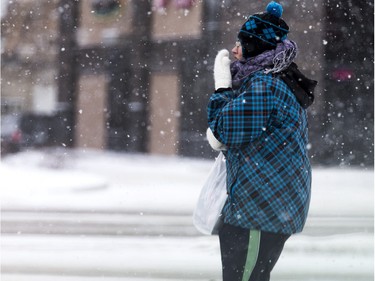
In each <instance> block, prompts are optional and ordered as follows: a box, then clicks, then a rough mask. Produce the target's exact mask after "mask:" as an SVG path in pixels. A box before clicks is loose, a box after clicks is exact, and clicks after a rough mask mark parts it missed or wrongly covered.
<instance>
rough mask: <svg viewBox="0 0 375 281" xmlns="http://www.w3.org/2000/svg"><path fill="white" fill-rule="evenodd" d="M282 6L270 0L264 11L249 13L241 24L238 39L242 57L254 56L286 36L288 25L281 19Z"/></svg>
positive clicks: (274, 46) (273, 46)
mask: <svg viewBox="0 0 375 281" xmlns="http://www.w3.org/2000/svg"><path fill="white" fill-rule="evenodd" d="M282 13H283V7H282V6H281V5H280V4H278V3H276V2H274V1H272V2H270V3H269V4H268V5H267V8H266V12H263V13H258V14H254V15H251V16H250V17H249V18H248V19H247V21H246V22H245V23H244V24H243V25H242V27H241V29H240V32H239V33H238V39H239V41H240V42H241V45H242V54H243V57H244V58H249V57H254V56H256V55H258V54H261V53H263V52H264V51H267V50H272V49H275V48H276V45H277V44H278V43H280V42H282V41H284V40H285V39H286V38H287V35H288V32H289V26H288V25H287V24H286V23H285V21H284V20H282V19H281V16H282Z"/></svg>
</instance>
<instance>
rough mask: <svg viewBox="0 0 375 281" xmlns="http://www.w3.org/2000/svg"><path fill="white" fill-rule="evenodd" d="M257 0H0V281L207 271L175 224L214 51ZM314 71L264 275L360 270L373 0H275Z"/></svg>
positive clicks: (200, 137)
mask: <svg viewBox="0 0 375 281" xmlns="http://www.w3.org/2000/svg"><path fill="white" fill-rule="evenodd" d="M268 2H269V1H264V0H262V1H249V0H241V1H240V0H2V1H1V163H0V183H1V184H0V186H1V187H0V193H1V279H2V281H51V280H53V281H55V280H56V281H78V280H79V281H97V280H99V279H100V281H120V280H121V281H125V280H126V281H146V280H155V281H165V280H168V281H182V280H185V281H193V280H194V281H219V280H221V264H220V250H219V244H218V238H217V237H216V236H203V235H202V234H200V233H199V232H198V231H197V230H196V229H195V228H194V226H193V224H192V214H193V211H194V208H195V204H196V201H197V198H198V196H199V193H200V189H201V186H202V184H203V183H204V181H205V179H206V177H207V174H208V173H209V171H210V168H211V166H212V163H213V159H214V157H215V156H216V155H217V153H215V152H214V151H212V150H211V148H210V147H209V145H208V143H207V140H206V137H205V131H206V127H207V120H206V105H207V101H208V99H209V97H210V95H211V94H212V93H213V90H214V89H213V88H214V81H213V74H212V73H213V63H214V59H215V56H216V54H217V52H218V50H220V49H222V48H227V49H229V50H230V49H232V47H233V45H234V43H235V41H236V39H237V34H238V31H239V29H240V27H241V25H242V24H243V22H244V21H245V20H246V18H247V17H248V15H250V14H253V13H256V12H260V11H263V10H264V9H265V7H266V5H267V4H268ZM279 2H280V3H281V4H282V5H283V7H284V14H283V18H284V20H285V21H286V22H287V23H288V25H289V27H290V31H291V32H290V33H289V38H290V39H292V40H294V41H296V42H297V44H298V46H299V55H298V57H297V61H296V62H297V64H298V65H299V68H300V69H301V70H302V72H303V73H304V74H305V75H306V76H308V77H309V78H311V79H314V80H317V81H318V82H319V84H318V87H317V90H316V93H315V102H314V104H313V105H312V106H311V107H310V108H309V109H308V115H309V137H310V143H309V145H308V149H309V154H310V158H311V162H312V164H313V181H312V185H313V186H312V198H311V206H310V211H309V217H308V221H307V223H306V227H305V229H304V231H303V232H302V234H298V235H295V236H294V237H292V238H291V239H289V240H288V242H287V243H286V245H285V249H284V251H283V254H282V256H281V257H280V260H279V262H278V263H277V265H276V267H275V269H274V271H273V274H274V275H273V278H274V279H273V280H275V281H297V280H298V281H353V280H355V281H372V280H374V239H373V238H374V236H373V234H374V171H373V165H374V139H373V137H374V123H373V121H374V86H373V81H374V56H373V53H374V44H373V43H374V5H373V1H365V0H363V1H353V0H349V1H339V0H329V1H323V0H297V1H284V0H282V1H279Z"/></svg>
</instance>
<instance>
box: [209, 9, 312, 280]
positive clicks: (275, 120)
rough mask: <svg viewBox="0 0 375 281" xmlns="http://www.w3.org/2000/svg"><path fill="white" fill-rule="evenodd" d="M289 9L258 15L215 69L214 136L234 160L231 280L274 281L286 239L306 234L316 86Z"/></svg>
mask: <svg viewBox="0 0 375 281" xmlns="http://www.w3.org/2000/svg"><path fill="white" fill-rule="evenodd" d="M282 11H283V10H282V7H281V5H279V4H277V3H275V2H271V3H269V4H268V6H267V9H266V12H264V13H258V14H254V15H252V16H250V17H249V18H248V20H247V21H246V22H245V23H244V24H243V26H242V27H241V29H240V32H239V34H238V41H237V42H236V44H235V46H234V48H233V49H232V54H233V56H234V57H235V59H236V60H235V61H234V62H232V63H231V62H230V59H229V52H228V51H227V50H221V51H220V52H219V53H218V55H217V57H216V59H215V65H214V79H215V93H214V94H213V95H212V96H211V98H210V100H209V104H208V124H209V128H208V130H207V138H208V140H209V143H210V144H211V146H212V147H213V148H214V149H216V150H222V151H223V152H224V154H225V157H226V159H227V189H228V190H227V191H228V195H229V196H228V200H227V202H226V203H225V206H224V209H223V212H222V217H223V221H224V222H223V225H222V226H221V227H220V229H219V239H220V249H221V258H222V267H223V280H224V281H237V280H250V281H267V280H269V279H270V272H271V270H272V269H273V267H274V265H275V264H276V262H277V260H278V258H279V256H280V254H281V251H282V249H283V246H284V243H285V241H286V240H287V239H288V238H289V237H290V235H292V234H294V233H297V232H301V231H302V229H303V227H304V224H305V221H306V217H307V213H308V208H309V202H310V186H311V167H310V163H309V158H308V155H307V148H306V146H307V143H308V136H307V114H306V108H307V107H308V106H309V105H310V104H311V103H312V101H313V95H312V91H313V89H314V87H315V85H316V81H312V80H309V79H307V78H306V77H304V76H303V75H302V74H301V73H300V72H299V71H298V68H297V66H296V65H295V64H294V63H293V60H294V58H295V57H296V55H297V45H296V44H295V43H294V42H293V41H290V40H288V39H287V34H288V32H289V27H288V25H287V24H286V23H285V22H284V20H282V19H281V15H282Z"/></svg>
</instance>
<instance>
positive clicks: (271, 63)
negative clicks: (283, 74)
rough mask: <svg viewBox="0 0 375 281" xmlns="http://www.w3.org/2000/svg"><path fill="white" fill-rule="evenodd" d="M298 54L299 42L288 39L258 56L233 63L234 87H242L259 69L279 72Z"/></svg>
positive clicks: (266, 71) (231, 68)
mask: <svg viewBox="0 0 375 281" xmlns="http://www.w3.org/2000/svg"><path fill="white" fill-rule="evenodd" d="M296 56H297V44H296V43H295V42H293V41H290V40H288V39H286V40H284V41H283V42H281V43H279V44H277V46H276V49H273V50H269V51H265V52H263V53H261V54H259V55H257V56H256V57H252V58H247V59H243V60H237V61H234V62H232V63H231V66H230V70H231V73H232V84H233V89H238V88H240V87H241V85H242V83H243V82H244V81H245V79H246V78H247V77H248V76H250V75H251V74H253V73H254V72H257V71H259V70H264V71H265V73H277V72H280V71H283V70H284V69H286V68H287V67H288V66H289V65H290V64H291V63H292V62H293V60H294V59H295V57H296Z"/></svg>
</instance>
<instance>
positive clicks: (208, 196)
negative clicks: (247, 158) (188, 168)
mask: <svg viewBox="0 0 375 281" xmlns="http://www.w3.org/2000/svg"><path fill="white" fill-rule="evenodd" d="M226 178H227V169H226V164H225V157H224V154H223V153H222V152H220V154H219V155H218V157H217V158H216V161H215V163H214V166H213V167H212V169H211V171H210V173H209V175H208V178H207V180H206V182H205V183H204V185H203V188H202V191H201V193H200V196H199V198H198V202H197V205H196V207H195V210H194V215H193V223H194V226H195V227H196V229H197V230H198V231H199V232H201V233H203V234H208V235H210V234H213V232H214V230H215V226H216V224H217V223H218V220H219V218H220V215H221V211H222V209H223V207H224V203H225V200H226V199H227V197H228V195H227V187H226Z"/></svg>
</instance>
